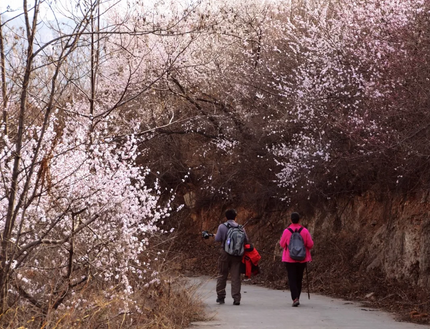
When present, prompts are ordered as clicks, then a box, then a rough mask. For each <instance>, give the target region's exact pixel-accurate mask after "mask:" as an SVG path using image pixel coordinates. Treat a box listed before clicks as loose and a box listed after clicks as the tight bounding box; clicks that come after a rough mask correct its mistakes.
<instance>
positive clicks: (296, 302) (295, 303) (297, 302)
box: [293, 298, 300, 307]
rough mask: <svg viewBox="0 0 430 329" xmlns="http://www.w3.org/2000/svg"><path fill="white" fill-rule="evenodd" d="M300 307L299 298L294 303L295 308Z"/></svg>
mask: <svg viewBox="0 0 430 329" xmlns="http://www.w3.org/2000/svg"><path fill="white" fill-rule="evenodd" d="M299 305H300V302H299V299H298V298H296V299H294V301H293V307H297V306H299Z"/></svg>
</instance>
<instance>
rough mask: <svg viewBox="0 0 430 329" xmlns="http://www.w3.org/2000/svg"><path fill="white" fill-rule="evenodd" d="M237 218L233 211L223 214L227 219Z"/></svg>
mask: <svg viewBox="0 0 430 329" xmlns="http://www.w3.org/2000/svg"><path fill="white" fill-rule="evenodd" d="M236 216H237V212H236V210H234V209H229V210H227V211H226V212H225V217H226V218H227V219H235V218H236Z"/></svg>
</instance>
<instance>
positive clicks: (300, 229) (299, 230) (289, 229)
mask: <svg viewBox="0 0 430 329" xmlns="http://www.w3.org/2000/svg"><path fill="white" fill-rule="evenodd" d="M287 229H288V231H290V232H291V233H294V232H299V233H300V232H301V231H302V230H303V226H301V227H300V228H299V229H295V230H294V231H293V229H292V228H291V227H287Z"/></svg>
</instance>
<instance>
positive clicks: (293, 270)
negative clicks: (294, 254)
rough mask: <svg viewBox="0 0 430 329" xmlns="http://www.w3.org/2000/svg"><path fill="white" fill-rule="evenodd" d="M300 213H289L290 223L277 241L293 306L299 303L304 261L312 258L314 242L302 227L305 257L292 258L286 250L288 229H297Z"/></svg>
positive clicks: (288, 237)
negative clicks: (281, 251) (286, 273)
mask: <svg viewBox="0 0 430 329" xmlns="http://www.w3.org/2000/svg"><path fill="white" fill-rule="evenodd" d="M299 222H300V215H299V214H298V213H297V212H293V213H292V214H291V225H290V226H289V227H287V228H286V229H285V230H284V233H283V234H282V237H281V241H280V242H279V243H280V245H281V247H282V248H284V251H283V253H282V262H284V263H285V266H286V268H287V272H288V284H289V286H290V291H291V299H292V300H293V306H294V307H297V306H299V305H300V294H301V292H302V281H303V273H304V271H305V268H306V263H307V262H310V261H311V260H312V257H311V251H310V250H311V249H312V247H313V246H314V242H313V240H312V237H311V234H310V233H309V231H308V230H307V229H306V228H305V227H303V229H302V230H301V232H300V235H301V236H302V238H303V242H304V244H305V248H306V257H305V259H304V260H301V261H298V260H294V259H292V258H291V257H290V253H289V251H288V244H289V243H290V238H291V235H292V233H291V231H290V230H289V229H288V228H290V229H292V230H293V232H294V231H295V230H296V229H297V230H299V229H300V228H301V227H302V226H301V225H300V224H299Z"/></svg>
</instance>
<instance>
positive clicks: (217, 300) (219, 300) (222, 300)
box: [216, 297, 225, 304]
mask: <svg viewBox="0 0 430 329" xmlns="http://www.w3.org/2000/svg"><path fill="white" fill-rule="evenodd" d="M216 302H217V303H218V304H224V303H225V301H224V298H219V297H218V298H217V299H216Z"/></svg>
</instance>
